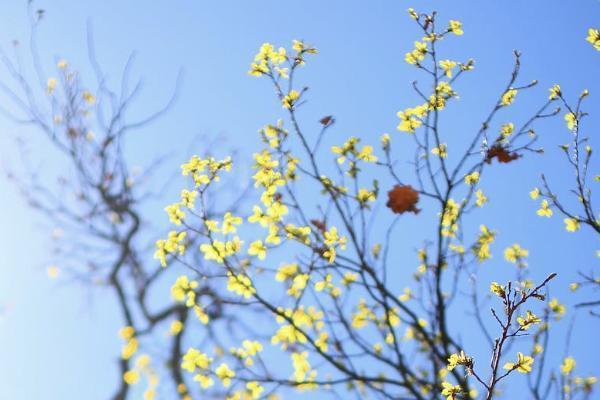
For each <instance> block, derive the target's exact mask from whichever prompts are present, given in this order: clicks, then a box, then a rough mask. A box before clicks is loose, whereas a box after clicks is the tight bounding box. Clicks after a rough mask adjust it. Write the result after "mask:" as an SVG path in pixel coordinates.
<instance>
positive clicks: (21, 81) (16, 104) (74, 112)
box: [0, 2, 243, 400]
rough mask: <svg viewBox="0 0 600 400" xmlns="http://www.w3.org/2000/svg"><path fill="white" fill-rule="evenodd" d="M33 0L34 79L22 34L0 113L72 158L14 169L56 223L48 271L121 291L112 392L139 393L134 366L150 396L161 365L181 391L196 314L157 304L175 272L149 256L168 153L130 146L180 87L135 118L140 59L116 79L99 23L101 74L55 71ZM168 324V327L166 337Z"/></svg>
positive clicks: (215, 315) (205, 290)
mask: <svg viewBox="0 0 600 400" xmlns="http://www.w3.org/2000/svg"><path fill="white" fill-rule="evenodd" d="M29 5H30V8H29V11H30V17H31V21H32V32H31V49H32V51H31V58H32V60H33V62H32V64H33V73H34V75H33V77H32V78H30V77H29V76H28V75H27V74H26V68H24V66H23V64H22V63H21V62H20V57H19V49H20V44H19V43H18V42H17V41H15V42H14V47H15V48H14V50H15V54H17V56H16V57H10V56H9V55H8V54H7V53H6V52H4V51H0V62H1V63H2V65H3V66H4V67H5V68H6V70H7V71H8V73H9V77H10V78H12V80H9V81H7V82H1V83H0V89H1V90H2V92H3V94H4V95H5V97H6V99H7V100H8V101H9V102H8V103H9V104H11V106H12V107H13V108H6V109H4V108H2V109H0V111H2V112H3V114H4V115H7V116H8V117H10V118H11V119H12V120H13V121H16V122H17V123H19V124H24V125H28V126H33V127H34V128H35V131H37V132H40V133H42V134H43V135H44V136H45V137H46V138H47V139H48V143H49V144H50V145H51V147H50V148H51V149H56V150H58V152H59V154H60V156H61V159H62V160H65V161H66V166H65V167H64V170H62V171H60V172H59V176H48V174H47V173H46V171H39V170H38V169H37V168H36V167H34V166H33V165H34V164H33V163H31V162H30V160H28V159H25V160H24V163H23V164H24V165H25V167H26V169H25V171H22V172H10V173H9V178H10V179H12V180H13V181H14V182H15V184H16V185H17V187H18V188H19V189H20V192H21V193H22V195H23V196H24V198H25V199H26V200H27V202H28V204H29V205H30V206H31V207H32V208H34V209H36V210H38V211H39V212H41V213H42V214H43V215H44V216H45V217H47V219H48V221H49V222H51V223H52V224H53V225H54V226H55V227H57V228H56V229H55V230H54V231H53V233H52V236H53V239H54V247H55V254H54V255H53V259H54V261H55V264H54V265H52V266H49V267H48V275H49V276H50V277H51V278H55V277H57V275H58V274H59V273H60V274H64V275H66V276H69V277H71V278H73V279H74V280H75V281H76V282H79V283H82V284H84V285H90V286H95V287H99V288H108V289H110V292H112V294H113V295H114V298H115V299H116V303H117V304H118V307H119V310H118V312H119V313H120V316H121V317H122V320H123V326H126V328H124V329H122V330H121V331H120V332H119V336H120V337H121V338H122V340H123V343H124V344H123V348H122V352H121V355H120V356H119V357H118V368H119V382H118V385H116V387H115V393H114V395H113V397H112V398H113V399H115V400H120V399H126V398H132V397H133V396H135V394H133V395H132V393H131V391H130V388H131V386H130V384H132V383H134V382H137V381H138V380H139V374H137V373H135V374H134V373H132V372H131V371H132V370H134V367H135V368H138V369H143V370H144V376H145V378H146V380H147V389H146V391H145V396H147V398H150V397H151V396H154V395H155V393H156V388H157V386H158V383H159V372H160V368H158V366H160V364H161V363H164V364H165V365H166V366H167V368H166V370H167V371H166V374H165V375H164V376H163V381H164V380H167V381H171V382H173V385H171V386H173V392H174V393H177V391H176V388H177V385H183V379H184V378H183V375H182V373H181V369H180V368H179V364H180V359H181V356H182V354H181V352H182V341H181V339H182V337H183V336H182V334H183V332H185V330H186V329H187V327H186V321H187V320H188V318H189V316H190V315H191V314H190V312H189V309H188V308H187V307H185V305H182V304H178V303H175V304H164V305H161V307H156V306H154V305H153V304H152V297H153V296H155V293H157V291H159V290H160V289H157V288H160V287H162V286H163V285H164V283H163V284H161V282H162V281H164V280H170V279H171V278H170V277H166V276H167V275H168V274H166V273H165V272H168V271H167V270H165V269H164V268H161V267H160V265H159V264H158V263H156V262H149V260H152V259H151V257H148V256H147V255H148V252H149V250H148V249H149V248H151V246H152V245H153V242H154V239H153V238H155V237H156V236H157V233H156V231H155V229H154V228H152V226H151V225H150V224H149V223H148V221H149V220H150V217H151V216H150V215H148V211H147V210H148V207H147V204H148V203H149V201H151V200H152V199H153V198H156V197H157V194H156V193H155V190H156V189H155V187H153V185H150V182H152V177H153V174H154V173H155V172H156V170H157V169H159V168H160V167H161V165H162V162H163V160H161V159H157V160H155V161H154V162H152V163H150V164H149V165H147V166H145V168H140V167H135V166H132V165H131V162H130V160H129V157H128V156H127V153H126V152H125V151H124V147H125V143H126V141H127V140H133V141H136V138H135V136H134V135H133V134H134V133H136V132H137V131H140V130H144V129H145V128H146V127H147V126H148V125H150V124H151V123H153V122H154V121H155V120H157V119H159V118H160V117H162V116H163V115H164V114H165V113H167V112H168V111H169V109H170V108H171V106H172V105H173V102H174V100H175V95H173V97H172V98H170V99H169V100H168V101H167V103H166V104H165V106H164V107H163V108H162V109H159V110H156V111H151V112H149V113H148V114H147V115H146V116H143V117H141V118H140V119H133V118H132V117H131V116H130V114H129V113H128V110H129V108H130V107H131V106H132V104H134V103H135V102H136V100H137V98H138V97H139V95H140V93H141V83H140V82H139V81H137V82H136V83H135V84H134V85H130V83H131V82H130V81H131V79H132V78H131V67H132V63H133V57H130V58H129V59H128V60H127V63H126V66H125V68H124V72H123V76H122V77H121V86H120V87H117V88H115V87H111V86H110V85H109V80H108V79H107V77H106V75H105V74H104V72H103V70H102V68H101V66H100V65H101V64H100V62H99V61H98V59H97V56H96V53H95V50H94V41H93V39H92V36H91V31H90V33H89V54H90V64H91V66H92V69H93V72H94V73H95V78H96V81H95V82H89V81H87V82H86V81H85V80H84V78H83V76H82V74H81V73H80V72H79V71H78V70H77V69H76V68H75V67H74V66H73V65H71V64H70V63H69V62H68V61H67V60H64V59H59V60H57V62H56V64H55V67H54V69H53V72H52V73H51V74H50V75H49V76H48V75H47V74H46V73H45V71H44V70H43V68H42V65H43V64H44V63H43V62H42V60H41V59H40V56H39V52H38V50H37V45H36V31H37V28H38V26H39V24H40V23H41V21H42V19H43V16H44V12H43V11H42V10H34V9H33V8H32V4H31V2H30V3H29ZM24 143H25V140H23V141H21V142H20V144H21V145H22V146H21V154H22V155H23V157H24V158H27V157H28V155H29V154H28V153H29V151H28V149H27V147H26V146H25V145H24ZM209 147H210V146H209ZM212 147H218V146H212ZM54 182H58V185H55V184H54ZM232 186H233V184H232ZM162 187H164V184H163V185H162ZM242 193H243V191H242ZM220 196H221V198H222V199H223V200H225V199H226V198H230V199H231V201H229V202H226V203H225V204H224V205H223V208H225V209H227V210H232V211H234V210H236V208H237V207H238V204H239V202H240V200H239V198H238V197H239V193H237V194H236V195H235V196H228V191H227V190H225V191H221V193H220ZM210 209H211V211H208V213H209V214H211V215H214V216H215V217H216V216H222V215H223V211H222V210H220V209H218V208H217V207H210ZM196 292H197V294H198V296H202V297H203V298H204V299H208V298H211V299H212V306H211V307H210V308H209V309H207V311H206V313H207V314H206V315H210V317H211V319H212V320H215V321H220V320H221V319H223V320H227V321H228V322H227V323H229V324H232V325H235V321H232V320H231V318H230V317H227V316H226V315H225V310H224V307H223V303H224V301H223V300H222V299H220V298H219V294H218V293H217V292H216V291H215V290H214V289H213V288H212V287H211V285H210V283H209V282H203V283H202V285H198V286H197V287H196ZM165 324H167V325H168V326H167V327H166V328H165ZM165 331H167V332H168V335H167V336H166V337H165V334H164V333H165ZM205 334H206V336H207V343H209V342H210V341H211V340H212V339H211V338H213V336H214V332H212V331H211V330H210V329H206V330H205ZM152 340H159V341H160V343H161V344H162V345H163V346H164V347H165V349H166V350H165V351H164V352H162V357H161V360H160V362H157V361H155V362H151V361H152V360H151V359H150V357H149V356H147V355H146V356H144V357H137V358H136V360H135V363H134V359H132V356H133V355H134V354H135V353H136V352H138V348H141V347H142V346H143V345H144V341H152ZM157 364H158V366H157ZM121 377H124V378H123V379H121Z"/></svg>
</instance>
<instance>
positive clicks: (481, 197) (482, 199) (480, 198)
mask: <svg viewBox="0 0 600 400" xmlns="http://www.w3.org/2000/svg"><path fill="white" fill-rule="evenodd" d="M475 196H476V199H475V204H476V205H477V207H483V205H484V204H485V203H487V202H488V198H487V197H486V196H485V194H483V190H481V189H477V191H476V192H475Z"/></svg>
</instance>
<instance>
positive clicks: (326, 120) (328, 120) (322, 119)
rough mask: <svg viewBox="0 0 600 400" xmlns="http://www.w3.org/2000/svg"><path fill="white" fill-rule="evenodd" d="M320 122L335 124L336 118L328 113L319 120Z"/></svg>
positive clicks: (327, 124) (325, 124)
mask: <svg viewBox="0 0 600 400" xmlns="http://www.w3.org/2000/svg"><path fill="white" fill-rule="evenodd" d="M319 122H320V123H321V125H323V126H329V125H331V124H333V123H334V122H335V119H333V116H331V115H328V116H326V117H323V118H321V119H320V120H319Z"/></svg>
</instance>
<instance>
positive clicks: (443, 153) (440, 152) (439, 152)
mask: <svg viewBox="0 0 600 400" xmlns="http://www.w3.org/2000/svg"><path fill="white" fill-rule="evenodd" d="M431 154H435V155H436V156H439V157H440V158H446V157H448V152H447V146H446V144H445V143H440V145H439V146H437V147H434V148H433V149H431Z"/></svg>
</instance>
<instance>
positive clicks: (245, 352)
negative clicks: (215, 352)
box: [229, 340, 263, 367]
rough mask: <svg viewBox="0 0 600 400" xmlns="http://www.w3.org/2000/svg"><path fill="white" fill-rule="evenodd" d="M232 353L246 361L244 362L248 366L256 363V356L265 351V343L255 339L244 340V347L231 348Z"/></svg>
mask: <svg viewBox="0 0 600 400" xmlns="http://www.w3.org/2000/svg"><path fill="white" fill-rule="evenodd" d="M229 351H230V353H231V354H232V355H234V356H235V357H237V358H239V359H240V360H243V361H244V364H245V365H246V366H248V367H251V366H252V365H254V358H253V357H254V356H256V355H257V354H258V353H260V352H261V351H263V345H262V344H261V343H260V342H257V341H255V340H244V341H243V342H242V347H239V348H235V347H233V348H231V349H230V350H229Z"/></svg>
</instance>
